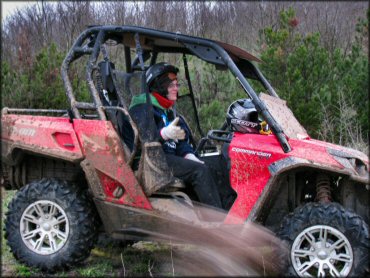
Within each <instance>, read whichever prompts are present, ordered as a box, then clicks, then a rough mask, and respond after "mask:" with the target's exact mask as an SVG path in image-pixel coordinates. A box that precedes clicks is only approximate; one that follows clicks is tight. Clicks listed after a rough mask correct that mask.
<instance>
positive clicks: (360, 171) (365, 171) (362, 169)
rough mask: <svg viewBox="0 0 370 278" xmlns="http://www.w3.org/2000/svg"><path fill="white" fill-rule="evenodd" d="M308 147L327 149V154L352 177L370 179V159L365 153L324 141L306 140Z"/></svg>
mask: <svg viewBox="0 0 370 278" xmlns="http://www.w3.org/2000/svg"><path fill="white" fill-rule="evenodd" d="M302 141H304V142H305V144H307V145H312V148H314V146H317V147H321V148H325V149H326V152H327V153H328V154H329V155H330V156H331V157H332V158H333V159H334V160H336V161H337V162H338V163H339V164H341V165H342V166H344V167H345V168H346V169H347V170H348V171H349V172H351V173H352V174H351V176H352V177H353V178H354V177H358V178H360V179H361V180H367V181H368V179H369V157H368V156H367V155H365V154H364V153H363V152H360V151H357V150H355V149H352V148H347V147H343V146H340V145H335V144H331V143H328V142H324V141H319V140H314V139H308V140H307V139H306V140H302Z"/></svg>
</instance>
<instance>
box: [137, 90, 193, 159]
mask: <svg viewBox="0 0 370 278" xmlns="http://www.w3.org/2000/svg"><path fill="white" fill-rule="evenodd" d="M150 97H151V102H152V105H153V114H154V121H155V124H156V127H157V129H156V134H155V139H156V140H157V141H159V142H161V143H162V146H163V150H164V152H165V153H168V154H174V155H177V156H181V157H184V156H185V155H186V154H188V153H192V154H194V150H193V147H192V146H191V145H190V143H189V136H190V128H189V127H188V126H187V124H186V123H185V121H184V119H183V118H182V117H180V120H179V124H178V126H179V127H181V128H182V129H183V130H184V131H185V134H186V136H185V139H183V140H178V142H175V141H174V140H167V141H165V140H163V138H162V136H161V134H160V131H161V129H162V128H164V127H165V126H167V125H168V124H169V123H171V122H172V121H173V120H174V118H175V117H174V114H173V111H172V109H165V108H163V107H162V106H161V105H160V104H159V103H158V101H157V99H156V98H155V97H154V96H152V95H150ZM145 104H146V96H145V94H141V95H138V96H134V97H133V98H132V102H131V105H130V115H131V117H132V119H133V120H134V121H135V123H138V122H140V121H146V119H145V113H144V109H146V105H145Z"/></svg>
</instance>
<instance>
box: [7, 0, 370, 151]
mask: <svg viewBox="0 0 370 278" xmlns="http://www.w3.org/2000/svg"><path fill="white" fill-rule="evenodd" d="M368 22H369V7H368V2H367V1H358V2H354V1H348V2H347V1H344V2H301V1H299V2H277V1H276V2H267V1H258V2H257V1H256V2H243V1H235V2H233V1H217V2H215V1H207V2H204V1H203V2H200V1H197V2H195V1H121V2H88V1H78V2H72V1H71V2H69V1H65V2H47V1H37V2H36V1H35V2H34V4H33V5H29V6H27V7H25V8H22V9H19V10H17V11H16V12H15V13H14V14H13V15H11V16H10V17H8V18H6V20H3V22H2V33H1V39H2V48H1V96H2V97H1V100H2V104H1V107H5V106H8V107H23V108H62V109H63V108H68V103H67V98H66V95H65V92H64V86H63V82H62V80H61V76H60V66H61V63H62V61H63V59H64V57H65V55H66V53H67V51H68V50H69V48H70V47H71V45H72V44H73V42H74V40H75V39H76V38H77V36H78V35H79V34H80V32H82V31H83V30H85V29H86V27H87V26H89V25H96V24H111V25H137V26H145V27H150V28H156V29H161V30H165V31H172V32H181V33H182V34H187V35H194V36H201V37H205V38H209V39H214V40H219V41H223V42H226V43H230V44H233V45H236V46H239V47H240V48H243V49H245V50H247V51H249V52H251V53H252V54H254V55H256V56H257V57H259V58H260V59H261V60H262V63H260V64H258V66H259V68H260V69H261V71H262V72H263V73H264V75H265V76H266V77H267V79H268V80H269V81H270V83H271V84H272V85H273V86H274V88H275V90H276V91H277V93H278V94H279V96H280V97H281V98H283V99H285V100H287V103H288V106H289V107H290V108H291V109H292V110H293V112H294V114H295V116H296V117H297V118H298V120H299V121H300V122H301V124H302V125H303V126H304V127H305V128H306V129H307V131H308V133H309V134H310V135H311V136H312V137H313V138H318V139H321V140H326V141H329V142H333V143H339V144H341V145H346V146H349V147H354V148H356V149H359V150H361V151H364V152H366V153H367V152H368V141H369V100H368V90H369V70H368V64H369V58H368V51H369V46H368V44H369V39H368V30H369V29H368ZM190 63H192V61H190ZM194 63H195V62H194ZM194 63H193V64H192V68H191V69H192V77H193V80H194V83H195V84H194V91H195V94H196V98H197V105H198V108H199V112H200V115H201V123H202V125H203V128H204V130H207V129H210V128H219V127H220V125H221V123H222V122H223V121H224V119H225V115H226V109H227V106H228V105H229V104H230V103H231V102H232V101H234V100H235V99H236V98H235V97H242V96H243V95H241V94H239V92H240V88H236V87H235V84H236V82H235V78H234V77H233V76H232V75H231V74H225V73H224V72H219V71H216V70H215V68H214V67H210V66H202V67H198V66H197V65H196V64H194ZM84 75H85V71H84V70H75V71H73V72H72V73H71V76H70V77H71V79H72V80H73V84H74V87H75V89H77V90H78V92H79V94H80V96H81V97H82V98H83V97H84V96H85V97H87V95H88V93H87V86H86V83H85V82H83V81H84ZM197 77H198V78H197ZM216 81H217V82H216ZM230 91H232V93H230ZM244 96H245V95H244Z"/></svg>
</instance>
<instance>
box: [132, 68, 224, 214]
mask: <svg viewBox="0 0 370 278" xmlns="http://www.w3.org/2000/svg"><path fill="white" fill-rule="evenodd" d="M178 71H179V70H178V68H176V67H174V66H172V65H170V64H167V63H158V64H155V65H153V66H151V67H150V68H149V69H148V70H147V72H146V83H147V84H148V88H149V92H150V97H151V102H152V105H153V112H154V120H155V123H156V126H157V138H158V141H159V142H161V143H162V146H163V150H164V153H165V156H166V159H167V163H168V165H169V167H170V169H171V170H172V172H173V175H174V176H175V177H177V178H179V179H181V180H183V181H184V182H185V183H190V184H191V185H192V186H193V189H194V191H195V193H196V194H197V196H198V198H199V201H200V202H202V203H204V204H207V205H210V206H214V207H218V208H222V205H221V200H220V194H219V191H218V188H217V185H216V183H215V181H214V179H213V177H212V175H211V172H210V170H209V168H208V167H207V166H206V165H205V164H204V162H203V161H201V160H199V159H198V158H197V157H196V156H195V153H194V149H193V147H192V146H191V145H190V143H189V136H190V129H189V127H188V126H187V124H186V123H185V121H184V120H183V119H182V118H181V117H175V115H174V111H173V110H172V107H173V105H174V104H175V102H176V100H177V97H178V90H179V86H180V85H179V83H178V80H177V73H178ZM145 103H146V95H145V94H141V95H138V96H134V97H133V99H132V102H131V105H130V115H131V117H132V118H133V119H134V121H135V122H140V121H145V116H144V115H145V105H144V104H145Z"/></svg>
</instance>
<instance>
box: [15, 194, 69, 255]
mask: <svg viewBox="0 0 370 278" xmlns="http://www.w3.org/2000/svg"><path fill="white" fill-rule="evenodd" d="M20 232H21V236H22V240H23V242H24V243H25V244H26V246H27V247H28V248H29V249H31V250H32V251H33V252H35V253H38V254H41V255H50V254H53V253H55V252H57V251H59V250H60V249H61V248H62V247H63V246H64V244H65V243H66V241H67V239H68V235H69V222H68V218H67V216H66V213H65V212H64V210H63V209H62V208H61V207H60V206H59V205H57V204H56V203H54V202H51V201H47V200H41V201H37V202H34V203H32V204H31V205H29V206H28V207H27V208H26V209H25V210H24V212H23V214H22V217H21V221H20Z"/></svg>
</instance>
